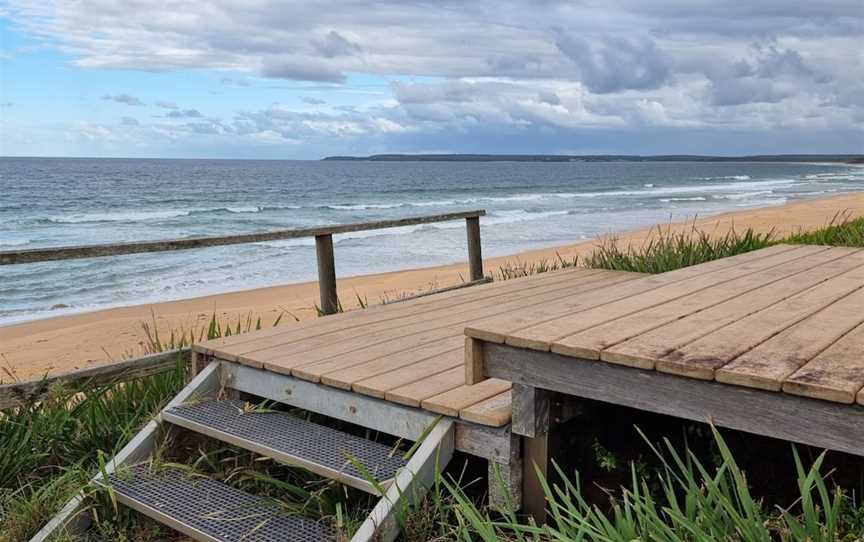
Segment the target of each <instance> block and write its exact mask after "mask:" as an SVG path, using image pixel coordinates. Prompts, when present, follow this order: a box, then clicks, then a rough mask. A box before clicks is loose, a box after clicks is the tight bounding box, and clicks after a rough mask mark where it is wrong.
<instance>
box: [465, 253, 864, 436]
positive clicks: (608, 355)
mask: <svg viewBox="0 0 864 542" xmlns="http://www.w3.org/2000/svg"><path fill="white" fill-rule="evenodd" d="M466 335H467V336H468V337H471V338H474V339H478V340H480V341H486V342H492V343H498V344H506V345H510V346H513V347H518V348H523V349H529V350H537V351H541V352H553V353H555V354H560V355H562V356H567V357H571V358H578V359H580V360H597V361H601V362H606V363H608V364H614V365H620V366H627V367H632V368H637V369H641V370H647V371H656V372H660V373H666V374H672V375H678V376H681V377H686V378H690V379H699V380H716V381H717V382H720V383H724V384H731V385H734V386H741V387H746V388H756V389H760V390H767V391H772V392H780V393H781V394H789V395H796V396H804V397H808V398H812V399H817V400H822V401H831V402H836V403H846V404H851V403H855V402H856V400H857V402H858V403H860V404H864V250H860V249H851V248H828V247H820V246H792V245H779V246H774V247H771V248H767V249H764V250H759V251H756V252H751V253H747V254H742V255H739V256H735V257H732V258H725V259H722V260H716V261H712V262H710V263H705V264H702V265H697V266H693V267H688V268H684V269H680V270H677V271H673V272H669V273H664V274H660V275H655V276H651V277H645V278H640V279H637V280H628V281H626V282H624V283H622V284H619V285H618V286H616V287H614V288H603V289H599V290H595V291H591V292H586V293H584V294H583V295H580V296H575V297H569V298H567V299H553V300H551V301H550V302H548V303H544V304H542V305H534V306H533V307H525V308H523V309H522V310H520V311H519V312H518V314H512V315H501V316H498V317H495V318H486V319H484V320H482V321H478V322H471V323H469V324H467V325H466ZM478 348H483V346H482V342H481V343H479V344H478ZM526 361H527V358H526ZM473 371H479V372H482V368H479V369H478V368H477V367H471V366H470V365H469V381H480V380H481V378H482V375H475V376H470V373H471V372H473ZM861 414H864V411H862V412H861ZM860 419H861V420H864V417H862V418H860Z"/></svg>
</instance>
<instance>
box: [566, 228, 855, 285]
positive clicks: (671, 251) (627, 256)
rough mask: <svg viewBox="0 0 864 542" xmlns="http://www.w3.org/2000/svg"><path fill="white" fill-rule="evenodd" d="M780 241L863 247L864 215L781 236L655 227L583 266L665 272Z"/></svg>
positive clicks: (605, 245) (606, 248)
mask: <svg viewBox="0 0 864 542" xmlns="http://www.w3.org/2000/svg"><path fill="white" fill-rule="evenodd" d="M778 243H790V244H800V245H830V246H845V247H864V218H858V219H850V218H849V217H848V216H847V215H845V214H843V213H839V214H837V215H836V216H835V217H834V218H833V219H832V220H831V222H829V223H828V224H827V225H826V226H825V227H824V228H819V229H817V230H813V231H810V232H801V233H797V234H794V235H790V236H787V237H782V238H781V237H778V236H777V235H775V233H774V232H773V231H771V232H768V233H758V232H756V231H754V230H753V229H752V228H747V229H746V230H744V231H743V232H738V231H736V230H735V229H734V228H733V229H732V230H730V231H728V232H726V233H724V234H723V235H716V234H712V233H711V232H707V231H705V230H701V229H698V228H696V227H695V224H694V225H693V227H691V228H689V229H687V230H683V231H672V230H670V229H669V228H657V229H655V230H654V231H653V232H652V234H651V236H650V237H649V239H648V241H647V242H646V243H645V244H643V245H639V246H633V245H629V244H628V245H626V246H622V245H621V242H620V240H619V239H617V238H615V237H612V238H609V239H606V240H605V241H603V242H602V244H601V245H600V246H599V247H598V248H597V249H596V250H595V251H594V252H592V253H591V254H589V255H588V256H587V257H585V258H584V259H583V265H585V266H586V267H591V268H597V269H614V270H617V271H634V272H638V273H664V272H666V271H673V270H675V269H680V268H682V267H688V266H690V265H697V264H700V263H705V262H708V261H711V260H717V259H720V258H727V257H729V256H735V255H736V254H742V253H745V252H750V251H752V250H758V249H760V248H765V247H768V246H771V245H775V244H778Z"/></svg>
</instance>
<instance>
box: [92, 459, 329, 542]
mask: <svg viewBox="0 0 864 542" xmlns="http://www.w3.org/2000/svg"><path fill="white" fill-rule="evenodd" d="M109 484H110V485H111V487H112V488H113V490H114V492H115V494H116V495H117V497H118V499H119V500H120V501H121V502H123V503H124V504H127V505H129V506H131V507H132V508H134V509H136V510H138V511H139V512H141V513H143V514H145V515H149V516H150V517H152V518H154V519H156V520H158V521H160V522H162V523H164V524H165V525H168V526H169V527H171V528H173V529H176V530H178V531H180V532H182V533H184V534H186V535H188V536H191V537H192V538H194V539H196V540H202V541H206V542H210V541H218V542H241V541H242V542H277V541H280V542H295V541H296V542H306V541H309V542H312V541H319V540H335V536H334V534H333V532H332V531H331V530H330V529H329V528H328V527H327V526H326V525H324V524H322V523H321V522H319V521H315V520H312V519H309V518H305V517H302V516H294V515H288V514H287V513H286V511H285V510H283V509H282V508H280V507H279V506H278V505H277V504H276V503H274V502H273V501H272V500H270V499H267V498H264V497H257V496H255V495H250V494H249V493H245V492H243V491H240V490H238V489H234V488H232V487H230V486H227V485H225V484H223V483H221V482H217V481H216V480H211V479H208V478H197V477H190V476H189V474H188V473H187V472H185V471H183V470H180V469H176V468H175V469H164V470H160V471H158V472H150V469H149V466H147V465H138V466H135V467H131V468H130V469H128V470H126V469H124V470H122V471H121V472H120V473H117V474H112V475H111V476H110V477H109Z"/></svg>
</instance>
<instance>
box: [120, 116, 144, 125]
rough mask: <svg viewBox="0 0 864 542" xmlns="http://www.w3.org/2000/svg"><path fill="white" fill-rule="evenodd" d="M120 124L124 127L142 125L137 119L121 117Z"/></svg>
mask: <svg viewBox="0 0 864 542" xmlns="http://www.w3.org/2000/svg"><path fill="white" fill-rule="evenodd" d="M120 124H122V125H123V126H140V125H141V123H140V122H138V119H136V118H135V117H120Z"/></svg>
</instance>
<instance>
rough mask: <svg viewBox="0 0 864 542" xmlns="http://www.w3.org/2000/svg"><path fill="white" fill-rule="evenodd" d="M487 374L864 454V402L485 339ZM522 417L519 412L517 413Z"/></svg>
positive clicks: (484, 366)
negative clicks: (746, 385)
mask: <svg viewBox="0 0 864 542" xmlns="http://www.w3.org/2000/svg"><path fill="white" fill-rule="evenodd" d="M482 370H483V372H484V374H485V375H487V376H489V377H494V378H501V379H504V380H510V381H511V382H513V383H514V385H520V384H521V385H525V386H529V387H535V388H540V389H544V390H551V391H555V392H559V393H562V394H565V395H570V396H574V397H580V398H585V399H594V400H597V401H604V402H606V403H612V404H616V405H622V406H626V407H631V408H636V409H639V410H645V411H648V412H656V413H658V414H666V415H669V416H675V417H678V418H684V419H688V420H694V421H698V422H711V423H713V424H714V425H716V426H718V427H728V428H731V429H736V430H739V431H746V432H749V433H754V434H757V435H764V436H768V437H773V438H779V439H783V440H788V441H792V442H799V443H802V444H807V445H810V446H816V447H819V448H828V449H830V450H837V451H841V452H846V453H850V454H854V455H858V456H864V423H862V422H864V406H861V405H847V404H841V403H832V402H828V401H822V400H818V399H809V398H806V397H798V396H794V395H789V394H786V393H780V392H771V391H764V390H757V389H751V388H744V387H741V386H733V385H729V384H721V383H719V382H713V381H707V380H696V379H693V378H686V377H681V376H676V375H670V374H666V373H661V372H658V371H647V370H643V369H635V368H632V367H624V366H621V365H615V364H612V363H607V362H603V361H590V360H582V359H575V358H572V357H568V356H562V355H560V354H555V353H552V352H540V351H537V350H529V349H523V348H516V347H512V346H506V345H500V344H494V343H488V342H484V343H483V347H482ZM514 415H515V414H514Z"/></svg>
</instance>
